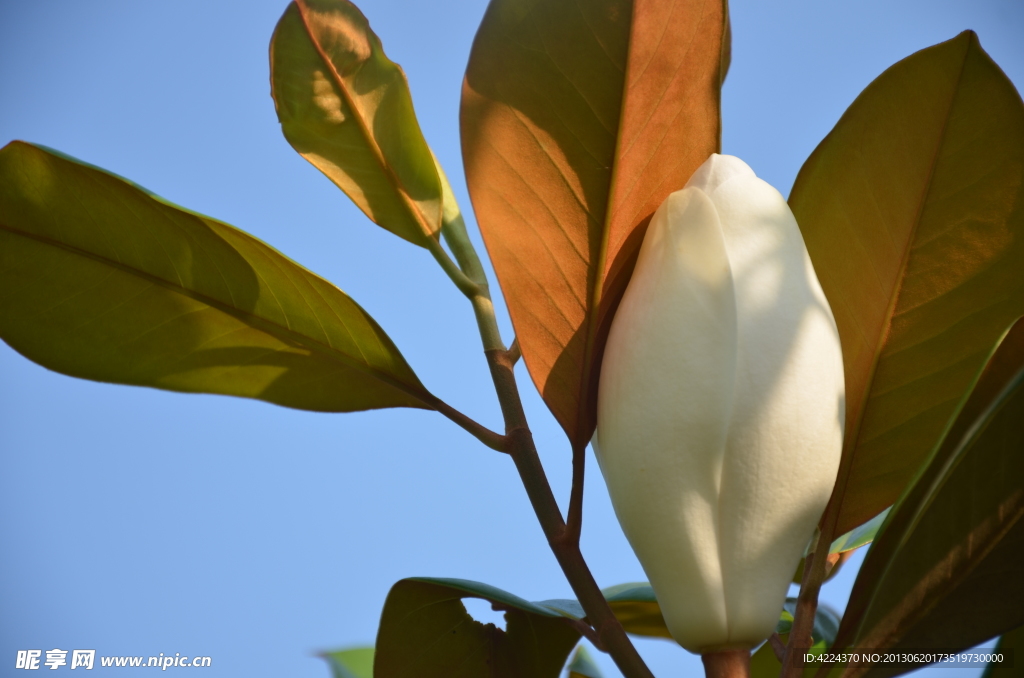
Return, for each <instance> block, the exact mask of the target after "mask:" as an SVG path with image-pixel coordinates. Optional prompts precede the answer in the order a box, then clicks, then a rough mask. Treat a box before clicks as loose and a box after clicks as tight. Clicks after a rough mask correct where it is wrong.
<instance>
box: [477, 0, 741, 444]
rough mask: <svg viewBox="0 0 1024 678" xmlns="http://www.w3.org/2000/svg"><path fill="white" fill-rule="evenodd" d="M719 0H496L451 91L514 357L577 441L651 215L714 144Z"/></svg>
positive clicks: (722, 16) (591, 420) (719, 75)
mask: <svg viewBox="0 0 1024 678" xmlns="http://www.w3.org/2000/svg"><path fill="white" fill-rule="evenodd" d="M725 35H726V9H725V5H724V3H723V2H722V1H721V0H714V1H708V2H698V1H694V0H684V1H682V2H671V1H669V0H636V1H635V2H633V3H630V2H628V1H626V0H597V1H594V2H586V3H579V2H575V1H574V0H547V1H545V2H525V1H523V0H492V2H491V4H490V6H489V7H488V9H487V13H486V15H485V16H484V20H483V23H482V24H481V26H480V30H479V32H478V33H477V36H476V41H475V42H474V44H473V50H472V53H471V54H470V60H469V66H468V68H467V71H466V79H465V82H464V84H463V91H462V147H463V157H464V160H465V165H466V176H467V180H468V184H469V190H470V196H471V197H472V200H473V207H474V209H475V211H476V215H477V219H478V221H479V222H480V228H481V230H482V232H483V235H484V240H485V242H486V244H487V249H488V252H489V253H490V256H491V259H492V261H493V262H494V267H495V271H496V272H497V275H498V280H499V282H500V283H501V288H502V292H503V293H504V295H505V299H506V301H507V302H508V306H509V311H510V313H511V315H512V322H513V325H514V326H515V330H516V335H517V336H518V338H519V344H520V346H521V347H522V351H523V357H524V359H525V361H526V365H527V367H528V368H529V370H530V375H531V376H532V377H533V380H534V383H535V384H536V385H537V388H538V389H539V390H540V392H541V394H542V395H543V397H544V401H545V402H546V403H547V405H548V407H549V408H550V409H551V411H552V412H553V413H554V415H555V417H556V418H557V419H558V421H559V423H560V424H561V425H562V427H563V428H564V429H565V431H566V433H567V435H568V436H569V438H570V440H571V441H572V443H573V445H574V446H577V447H578V446H582V445H585V444H586V443H587V441H588V440H589V439H590V436H591V435H592V433H593V430H594V425H595V409H596V407H595V404H596V393H597V377H598V372H599V368H600V361H601V355H602V352H603V349H604V342H605V339H606V337H607V333H608V326H609V324H610V322H611V318H612V315H613V314H614V311H615V308H616V306H617V305H618V302H619V299H620V298H621V296H622V292H623V290H624V289H625V286H626V283H627V282H628V281H629V276H630V274H631V273H632V269H633V264H634V261H635V259H636V254H637V251H638V249H639V246H640V242H641V240H642V238H643V234H644V230H645V228H646V226H647V222H648V221H649V220H650V217H651V215H652V214H653V212H654V210H655V209H657V207H658V205H659V204H661V202H662V201H663V200H664V199H665V197H666V196H667V195H668V194H669V193H671V192H672V191H675V190H678V189H680V188H682V187H683V185H684V184H685V183H686V181H687V179H689V177H690V175H691V174H692V173H693V171H694V170H695V169H696V168H697V167H698V166H699V165H700V164H701V163H702V162H704V160H705V159H707V157H708V156H709V155H710V154H711V153H713V152H715V151H717V150H718V148H719V139H720V126H721V123H720V116H719V101H720V88H721V82H722V79H723V77H724V66H725V65H727V63H728V47H727V45H726V43H725V40H724V38H725Z"/></svg>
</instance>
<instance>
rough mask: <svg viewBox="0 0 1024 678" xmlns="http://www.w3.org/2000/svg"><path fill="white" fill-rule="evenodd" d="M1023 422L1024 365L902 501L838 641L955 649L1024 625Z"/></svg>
mask: <svg viewBox="0 0 1024 678" xmlns="http://www.w3.org/2000/svg"><path fill="white" fill-rule="evenodd" d="M998 379H1001V380H1005V376H1003V375H999V376H998ZM984 385H985V384H981V386H984ZM1022 422H1024V369H1022V370H1020V371H1018V372H1017V373H1016V375H1015V376H1014V377H1013V379H1012V380H1011V381H1010V384H1009V386H1008V387H1007V388H1006V389H1004V390H1003V392H1002V393H1000V394H999V395H998V397H997V398H996V399H995V400H994V402H991V404H990V406H989V407H988V409H987V410H986V411H985V412H984V413H983V414H982V416H981V417H979V418H978V420H977V421H976V422H975V424H974V426H972V427H971V428H970V429H969V430H968V431H967V432H966V434H965V435H964V437H963V438H962V439H961V440H960V441H959V444H957V445H955V446H950V447H946V446H943V448H942V449H940V450H939V452H938V453H937V454H936V455H935V456H934V457H933V459H932V460H931V461H930V463H929V464H928V466H927V467H926V468H925V469H924V471H923V473H921V475H920V476H919V477H918V478H917V480H916V481H915V483H914V485H913V486H912V487H911V488H910V489H909V491H908V492H907V493H906V494H905V495H904V496H903V497H902V498H901V499H900V501H899V502H898V503H897V504H896V506H895V507H894V508H893V511H892V514H891V515H890V517H889V520H888V521H887V523H886V525H885V527H884V528H883V530H882V532H881V534H880V535H879V537H878V538H877V539H876V541H875V545H874V546H873V547H872V549H871V551H869V552H868V556H867V559H866V560H865V562H864V565H863V567H862V568H861V571H860V573H859V575H858V577H857V581H856V583H855V584H854V589H853V592H852V593H851V596H850V605H849V606H848V607H847V610H846V615H845V617H844V618H843V623H842V626H841V628H840V632H839V636H838V637H837V640H836V644H837V647H839V646H843V647H861V648H887V649H888V648H893V649H900V648H936V649H938V648H941V649H944V650H947V651H951V652H952V651H956V650H958V649H963V648H967V647H971V646H973V645H976V644H977V643H980V642H982V641H984V640H987V639H989V638H991V637H993V636H995V635H998V634H999V633H1002V632H1005V631H1009V630H1011V629H1013V628H1015V627H1017V626H1019V625H1021V624H1022V623H1024V520H1022V518H1024V455H1022V454H1021V450H1024V424H1022ZM867 668H868V667H858V668H857V670H856V671H855V672H854V673H851V674H850V675H860V674H862V673H864V672H865V671H866V670H867ZM910 668H911V667H907V669H906V670H909V669H910ZM871 673H872V675H874V674H876V673H877V674H878V675H883V674H884V675H893V674H892V673H891V672H890V671H888V669H887V667H878V668H876V669H873V670H872V671H871Z"/></svg>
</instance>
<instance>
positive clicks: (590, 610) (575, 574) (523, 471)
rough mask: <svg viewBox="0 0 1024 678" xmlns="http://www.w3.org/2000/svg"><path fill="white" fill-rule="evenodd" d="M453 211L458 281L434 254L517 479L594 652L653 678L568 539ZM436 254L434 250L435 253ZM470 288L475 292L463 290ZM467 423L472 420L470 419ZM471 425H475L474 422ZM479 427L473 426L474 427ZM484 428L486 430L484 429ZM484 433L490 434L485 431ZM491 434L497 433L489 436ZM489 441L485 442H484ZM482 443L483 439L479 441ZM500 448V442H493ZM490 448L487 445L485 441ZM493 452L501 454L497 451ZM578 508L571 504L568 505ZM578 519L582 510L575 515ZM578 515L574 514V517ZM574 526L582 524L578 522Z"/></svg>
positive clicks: (448, 220) (448, 234)
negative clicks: (456, 294) (477, 356)
mask: <svg viewBox="0 0 1024 678" xmlns="http://www.w3.org/2000/svg"><path fill="white" fill-rule="evenodd" d="M453 207H454V205H449V208H448V209H447V210H446V217H445V223H444V224H443V226H442V229H441V233H442V235H443V236H444V238H445V242H446V243H447V244H448V247H449V248H451V250H452V254H453V255H454V256H455V260H456V261H457V262H458V265H459V268H460V273H461V274H462V275H461V276H460V275H454V274H453V272H451V271H450V269H449V268H448V267H447V266H446V262H447V263H451V259H450V258H448V256H447V252H445V251H444V249H443V248H441V247H440V244H438V249H439V250H440V252H441V253H443V254H444V257H441V256H440V255H439V254H438V253H436V252H435V254H434V256H435V257H437V258H438V261H439V262H440V263H441V265H442V267H444V268H445V271H446V272H448V274H449V277H451V278H452V281H453V282H454V283H455V284H456V286H458V287H459V289H460V290H462V291H463V293H464V294H465V295H466V296H467V297H468V298H469V300H470V301H471V302H472V304H473V313H474V315H475V316H476V321H477V327H478V328H479V330H480V339H481V341H482V342H483V347H484V355H485V356H486V357H487V365H488V367H489V368H490V371H491V379H492V381H493V382H494V389H495V392H496V393H497V396H498V404H499V405H500V406H501V413H502V417H503V419H504V421H505V435H504V436H502V442H501V445H502V447H501V448H500V449H502V450H503V451H505V452H508V454H510V455H511V457H512V460H513V462H514V463H515V465H516V470H517V471H519V477H520V479H521V480H522V482H523V487H524V488H525V489H526V494H527V496H528V497H529V499H530V504H531V505H532V506H533V511H534V513H535V514H536V515H537V520H538V521H539V522H540V525H541V529H542V530H543V531H544V536H545V537H547V540H548V545H549V546H550V548H551V551H552V552H553V553H554V555H555V559H556V560H557V561H558V564H559V565H560V566H561V568H562V572H563V573H564V574H565V578H566V579H567V580H568V581H569V585H570V586H571V587H572V590H573V592H574V593H575V594H576V597H577V599H578V600H579V602H580V605H581V606H582V607H583V610H584V612H586V613H587V618H586V619H587V622H588V623H589V624H590V626H591V627H592V630H593V633H594V638H593V639H592V642H593V643H594V646H595V647H599V648H606V649H605V651H607V652H608V653H609V654H610V655H611V657H612V659H613V660H614V661H615V664H616V666H618V667H619V670H620V671H622V673H623V675H624V676H626V678H654V675H653V674H652V673H651V671H650V669H648V668H647V665H646V664H645V663H644V660H643V658H642V657H641V656H640V654H639V653H638V652H637V651H636V648H635V647H633V643H632V642H630V640H629V637H628V636H627V635H626V632H625V630H623V628H622V624H620V623H619V620H618V619H617V618H616V617H615V614H614V613H613V612H612V609H611V607H610V606H609V605H608V601H607V600H606V599H605V597H604V594H603V593H601V589H600V587H598V585H597V581H595V580H594V575H593V574H592V573H591V572H590V568H589V567H588V566H587V562H586V561H585V560H584V559H583V554H582V553H581V552H580V548H579V540H578V538H577V539H575V540H574V539H572V538H569V539H567V538H566V537H567V535H569V534H571V533H570V532H569V529H568V528H567V526H566V524H565V521H564V520H563V518H562V513H561V511H560V510H559V508H558V503H557V502H556V501H555V495H554V493H553V492H552V491H551V485H550V483H548V480H547V476H546V475H545V473H544V466H543V465H542V464H541V463H540V456H539V455H538V454H537V448H536V446H535V445H534V442H533V434H532V433H531V432H530V427H529V424H528V423H527V421H526V412H525V411H524V409H523V402H522V399H521V398H520V396H519V387H518V385H517V384H516V377H515V372H514V370H513V367H514V365H515V362H516V360H518V358H519V357H520V355H521V352H520V351H519V349H518V341H517V342H514V343H513V348H512V349H510V350H506V349H505V346H504V344H503V343H502V341H501V333H500V331H499V330H498V322H497V319H496V318H495V315H494V305H493V304H492V303H491V298H490V292H489V288H488V284H487V278H486V274H485V273H484V269H483V266H482V265H481V263H480V259H479V257H478V256H477V254H476V250H475V249H474V248H473V245H472V242H471V241H470V239H469V237H468V235H467V233H466V228H465V223H464V222H463V219H462V215H461V213H459V211H458V210H457V209H452V208H453ZM432 251H433V250H432ZM465 281H468V282H470V283H471V284H472V285H473V287H472V288H470V287H469V286H467V285H465ZM442 413H443V414H445V416H448V417H449V418H452V416H451V413H449V412H442ZM467 419H468V418H467ZM453 421H456V423H458V424H459V425H460V426H462V427H463V428H466V429H467V430H469V431H470V433H473V435H476V436H477V437H478V438H480V435H483V434H484V432H483V431H479V430H477V429H475V428H474V429H472V430H471V429H470V428H467V422H463V421H458V420H456V419H453ZM470 421H471V420H470ZM473 423H474V424H475V422H473ZM477 426H479V425H478V424H477ZM480 428H483V427H480ZM485 430H486V429H485ZM490 433H491V434H493V432H490ZM485 437H486V436H485ZM481 440H483V438H481ZM494 442H495V443H496V444H497V441H494ZM485 444H486V441H485ZM494 449H499V448H498V447H495V448H494ZM576 468H577V464H575V462H574V466H573V476H574V478H575V477H576V476H577V475H579V478H580V482H579V483H578V485H579V489H578V490H577V489H576V485H577V483H576V482H574V489H573V492H574V494H575V495H578V498H577V499H575V503H576V504H579V505H581V504H582V491H583V490H582V467H580V469H579V472H578V473H577V470H576ZM572 503H574V500H573V499H570V504H572ZM575 513H576V514H578V513H580V509H579V508H578V509H577V510H576V512H575ZM574 515H575V514H574ZM575 520H576V524H577V525H578V524H579V523H580V518H579V517H577V518H575Z"/></svg>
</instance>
